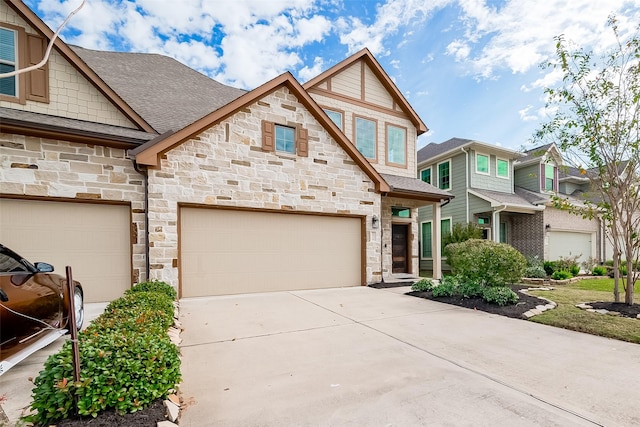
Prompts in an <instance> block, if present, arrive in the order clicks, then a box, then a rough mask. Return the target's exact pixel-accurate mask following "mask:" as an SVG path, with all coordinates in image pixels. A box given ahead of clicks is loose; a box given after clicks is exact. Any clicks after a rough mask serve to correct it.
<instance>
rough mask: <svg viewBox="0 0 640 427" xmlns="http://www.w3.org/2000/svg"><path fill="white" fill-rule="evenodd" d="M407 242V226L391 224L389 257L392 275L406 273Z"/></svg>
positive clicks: (407, 261)
mask: <svg viewBox="0 0 640 427" xmlns="http://www.w3.org/2000/svg"><path fill="white" fill-rule="evenodd" d="M408 241H409V225H408V224H391V256H392V266H391V271H392V273H407V272H408V265H409V251H408V249H407V242H408Z"/></svg>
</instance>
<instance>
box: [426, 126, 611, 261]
mask: <svg viewBox="0 0 640 427" xmlns="http://www.w3.org/2000/svg"><path fill="white" fill-rule="evenodd" d="M561 164H562V157H561V156H560V153H559V151H558V150H557V148H556V147H555V146H554V145H548V146H544V147H539V148H536V149H533V150H530V151H528V152H526V153H524V154H523V153H520V152H516V151H513V150H510V149H506V148H503V147H499V146H495V145H490V144H486V143H483V142H479V141H474V140H469V139H461V138H453V139H450V140H448V141H445V142H443V143H440V144H435V143H431V144H428V145H427V146H425V147H424V148H422V149H421V150H419V151H418V176H419V177H420V179H422V180H423V181H425V182H430V183H433V184H435V185H437V186H438V187H439V188H440V189H443V190H447V191H449V192H451V193H452V194H453V195H454V196H455V198H454V199H453V200H451V202H450V203H448V204H446V205H445V206H443V207H442V212H441V214H442V218H441V220H440V225H441V227H442V229H443V230H447V229H448V230H450V229H451V227H452V225H453V224H454V223H469V222H473V223H474V224H478V226H479V227H480V228H481V229H482V231H483V237H484V238H485V239H490V240H494V241H497V242H503V243H508V244H510V245H512V246H513V247H515V248H516V249H518V250H519V251H520V252H521V253H523V254H524V255H525V256H538V257H540V258H541V259H545V260H549V259H551V260H555V259H558V258H560V257H561V256H572V255H579V258H580V260H586V259H587V258H589V257H594V258H595V257H597V256H598V253H597V251H596V248H597V247H598V245H599V241H598V236H599V233H598V230H599V223H598V221H597V220H585V219H582V218H581V217H579V216H576V215H573V214H570V213H569V212H566V211H562V210H559V209H556V208H554V207H553V203H552V199H551V196H552V195H553V194H555V193H559V192H561V191H562V190H563V189H572V190H576V188H574V187H571V185H572V183H571V182H569V180H566V181H563V182H562V183H561V182H560V180H559V175H558V166H559V165H561ZM571 200H572V202H574V203H581V202H580V200H579V199H575V198H572V199H571ZM419 222H420V227H421V245H420V251H421V253H420V255H421V269H424V270H430V269H431V265H432V262H433V246H434V242H433V241H432V240H433V239H432V232H431V230H432V225H433V223H434V220H433V217H432V215H431V212H430V211H429V210H424V211H420V214H419ZM443 232H445V231H443Z"/></svg>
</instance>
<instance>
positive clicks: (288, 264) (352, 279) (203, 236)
mask: <svg viewBox="0 0 640 427" xmlns="http://www.w3.org/2000/svg"><path fill="white" fill-rule="evenodd" d="M362 236H363V234H362V219H361V218H354V217H335V216H322V215H302V214H293V213H276V212H263V211H243V210H231V209H205V208H193V207H188V208H187V207H183V208H181V210H180V264H181V265H180V266H181V269H180V270H181V272H180V274H181V277H180V283H181V291H182V292H181V295H182V296H183V297H196V296H206V295H228V294H239V293H249V292H270V291H283V290H299V289H319V288H329V287H341V286H359V285H361V284H362V282H363V279H362V271H363V266H362V259H363V256H362V250H363V243H362Z"/></svg>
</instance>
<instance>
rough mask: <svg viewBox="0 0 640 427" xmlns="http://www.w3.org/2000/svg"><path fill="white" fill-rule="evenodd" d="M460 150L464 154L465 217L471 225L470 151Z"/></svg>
mask: <svg viewBox="0 0 640 427" xmlns="http://www.w3.org/2000/svg"><path fill="white" fill-rule="evenodd" d="M460 150H462V151H463V152H464V164H465V167H464V197H465V209H464V212H465V215H466V218H467V224H468V223H469V151H468V150H465V149H464V148H463V147H460Z"/></svg>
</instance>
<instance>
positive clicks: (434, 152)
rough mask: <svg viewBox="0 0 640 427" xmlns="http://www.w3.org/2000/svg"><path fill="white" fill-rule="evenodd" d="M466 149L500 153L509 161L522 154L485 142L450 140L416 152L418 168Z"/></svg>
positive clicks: (432, 143) (427, 146)
mask: <svg viewBox="0 0 640 427" xmlns="http://www.w3.org/2000/svg"><path fill="white" fill-rule="evenodd" d="M466 147H474V148H478V147H480V148H481V149H485V150H487V151H490V152H492V153H501V154H503V155H504V156H505V157H508V158H509V159H513V158H517V157H520V156H521V155H522V154H521V153H519V152H517V151H514V150H511V149H509V148H504V147H500V146H498V145H491V144H487V143H486V142H481V141H476V140H473V139H464V138H451V139H448V140H446V141H444V142H441V143H439V144H438V143H435V142H431V143H429V144H427V145H426V146H424V147H422V148H421V149H420V150H418V167H420V164H422V163H427V162H429V163H433V162H436V161H438V160H440V159H443V158H445V157H450V156H452V155H453V154H459V153H460V152H461V149H463V148H466Z"/></svg>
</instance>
